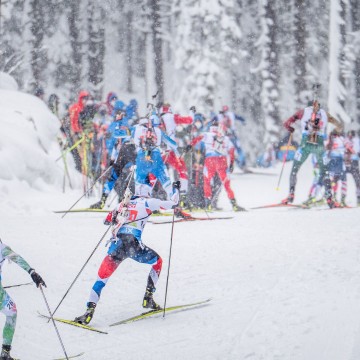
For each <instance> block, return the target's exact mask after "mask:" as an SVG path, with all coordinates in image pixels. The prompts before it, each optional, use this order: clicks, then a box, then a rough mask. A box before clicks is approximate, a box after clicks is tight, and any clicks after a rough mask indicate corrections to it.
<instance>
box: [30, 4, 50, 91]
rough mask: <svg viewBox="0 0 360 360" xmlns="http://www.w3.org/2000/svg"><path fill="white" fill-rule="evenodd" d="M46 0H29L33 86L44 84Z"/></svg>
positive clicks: (45, 64)
mask: <svg viewBox="0 0 360 360" xmlns="http://www.w3.org/2000/svg"><path fill="white" fill-rule="evenodd" d="M45 6H46V0H30V12H29V18H30V20H31V25H30V31H31V35H32V37H31V40H30V42H31V45H32V48H31V70H32V76H33V79H32V85H33V88H34V89H35V88H37V87H42V86H44V84H45V81H46V80H45V76H44V69H46V66H47V61H48V60H47V51H46V49H45V47H44V37H45V12H44V10H45Z"/></svg>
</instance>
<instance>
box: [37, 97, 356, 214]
mask: <svg viewBox="0 0 360 360" xmlns="http://www.w3.org/2000/svg"><path fill="white" fill-rule="evenodd" d="M36 95H37V96H39V97H41V96H42V95H43V92H42V93H39V94H36ZM48 106H49V108H50V109H51V110H52V111H53V112H54V113H55V114H56V115H57V116H59V113H58V109H59V99H58V97H57V96H56V95H55V94H52V95H50V97H49V101H48ZM314 106H315V105H314V102H313V101H311V102H310V103H309V104H308V106H307V107H306V108H305V109H302V110H299V111H298V112H296V113H295V114H294V115H293V116H292V117H290V118H289V119H288V120H287V121H285V122H284V128H285V129H286V130H288V134H287V135H286V136H285V137H284V138H283V139H281V140H280V141H279V142H278V143H276V144H268V145H266V147H265V151H264V153H263V154H262V155H261V156H259V157H258V158H257V166H260V167H265V168H267V167H272V166H274V165H275V164H276V163H277V162H278V161H282V160H283V159H284V157H286V160H287V161H294V165H293V169H292V172H291V177H290V190H289V196H288V197H287V198H286V199H284V201H283V203H284V204H289V203H292V202H293V200H294V197H295V186H296V177H297V172H298V171H299V169H300V167H301V165H302V164H303V162H304V161H305V160H306V159H307V157H308V155H309V154H312V162H313V165H314V174H315V175H314V181H313V184H312V185H311V188H310V191H309V198H308V199H307V200H306V201H305V203H304V204H305V205H307V206H311V205H313V204H315V203H321V201H323V199H324V198H325V199H326V200H329V199H330V196H331V201H330V200H329V201H328V203H329V204H330V205H331V206H340V205H341V206H346V196H347V176H346V174H350V175H352V176H353V178H354V181H355V185H356V196H357V201H358V202H359V203H360V174H359V153H360V140H359V136H360V131H358V132H357V133H356V132H355V131H354V130H350V131H348V132H347V133H346V134H345V132H344V126H343V124H342V123H341V122H340V121H338V120H336V119H334V117H332V116H331V115H330V114H329V113H328V112H326V111H325V110H323V109H321V108H320V106H319V104H318V103H317V105H316V107H318V108H317V109H315V110H314ZM313 114H317V115H316V116H313ZM312 118H314V119H317V121H319V125H315V124H312V122H313V120H311V119H312ZM297 120H301V128H302V130H301V131H302V134H301V143H300V145H299V144H298V143H297V142H296V141H295V140H294V138H293V136H292V132H293V128H292V126H291V125H292V124H294V123H295V121H297ZM237 122H238V123H239V124H245V120H244V118H243V117H241V116H239V115H236V114H235V113H234V112H232V111H230V109H229V107H228V106H226V105H225V106H223V107H222V109H221V111H219V112H212V113H210V114H209V115H205V114H202V113H199V112H197V111H196V108H195V107H194V106H192V107H191V108H190V109H189V113H188V114H186V115H179V114H175V113H173V111H172V108H171V105H170V104H169V103H163V104H156V105H151V107H150V108H149V109H148V113H147V114H146V116H143V117H142V116H140V115H139V112H138V102H137V101H136V100H135V99H132V100H130V102H129V104H128V105H126V104H125V103H124V102H123V101H121V100H119V98H118V96H117V95H116V94H115V93H114V92H110V93H109V94H108V95H107V97H106V99H105V100H104V101H103V102H96V101H94V99H93V98H92V96H91V94H90V93H89V92H87V91H81V92H80V93H79V95H78V100H77V102H75V103H74V104H72V105H70V106H69V107H68V111H67V113H66V115H65V116H64V117H62V118H61V123H62V126H61V131H62V134H63V136H62V139H61V144H62V146H63V149H64V150H65V149H71V153H72V155H73V157H74V160H75V165H76V168H77V169H78V170H79V171H80V172H81V173H82V174H83V183H84V191H86V190H87V188H88V186H89V184H90V183H93V181H94V180H95V179H97V178H98V177H99V176H101V175H102V174H104V172H106V171H107V170H108V172H107V173H106V176H104V177H103V179H102V180H103V181H102V182H103V189H102V195H101V199H100V200H99V201H97V202H96V203H95V204H93V205H92V206H91V207H92V208H103V207H104V205H105V202H106V201H107V198H108V196H109V194H110V192H111V191H112V190H113V189H115V190H116V193H117V194H118V197H119V199H121V198H122V195H123V193H124V190H125V184H126V181H125V180H126V179H127V178H128V176H129V173H130V170H131V168H132V166H133V165H136V170H135V176H134V182H133V183H132V184H131V186H132V190H133V191H134V190H135V185H136V184H138V185H139V184H143V183H146V184H148V185H149V186H150V187H151V188H152V190H153V194H154V196H156V197H158V198H161V199H166V198H167V197H168V194H169V184H170V183H171V182H170V178H173V179H179V180H180V181H181V191H180V193H181V198H180V204H181V207H180V206H179V212H178V215H179V216H184V215H185V212H184V211H182V210H181V209H184V208H185V209H188V210H194V209H195V208H200V209H206V210H211V209H215V210H216V209H219V207H218V205H217V199H218V196H219V193H220V190H221V186H222V185H224V188H225V190H226V192H227V195H228V198H229V200H230V202H231V204H232V207H233V209H234V210H235V211H241V210H244V209H243V208H242V207H241V206H239V205H238V204H237V202H236V200H235V196H234V193H233V191H232V189H231V186H230V179H229V176H228V174H229V173H231V172H232V171H233V169H234V165H235V164H236V165H237V166H238V167H239V168H241V169H244V168H246V157H245V154H244V151H243V149H242V147H241V145H240V141H239V136H238V134H237V131H238V130H237V129H239V128H238V127H237V126H236V123H237ZM328 122H329V123H332V124H333V125H334V126H335V129H334V130H333V131H332V132H331V133H330V135H329V136H328V134H327V124H328ZM314 128H316V129H315V133H316V140H315V142H314V139H313V140H312V141H310V140H309V139H308V137H309V136H310V135H309V134H310V133H313V132H314ZM312 137H314V135H312ZM289 140H290V141H289ZM109 167H111V169H109ZM340 183H341V185H339V184H340ZM322 189H325V192H324V191H322ZM338 194H339V195H338ZM336 200H338V201H336ZM333 201H334V202H333Z"/></svg>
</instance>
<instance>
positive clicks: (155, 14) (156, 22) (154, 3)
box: [150, 0, 164, 102]
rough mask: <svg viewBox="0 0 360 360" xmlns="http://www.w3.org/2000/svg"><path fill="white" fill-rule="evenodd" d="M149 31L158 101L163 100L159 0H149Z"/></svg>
mask: <svg viewBox="0 0 360 360" xmlns="http://www.w3.org/2000/svg"><path fill="white" fill-rule="evenodd" d="M150 8H151V21H152V23H151V31H152V42H153V51H154V62H155V64H154V65H155V84H156V87H157V91H158V92H159V94H158V101H160V102H163V101H164V70H163V53H162V52H163V51H162V48H163V42H162V39H161V22H160V0H150Z"/></svg>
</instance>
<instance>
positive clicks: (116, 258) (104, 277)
mask: <svg viewBox="0 0 360 360" xmlns="http://www.w3.org/2000/svg"><path fill="white" fill-rule="evenodd" d="M126 258H127V256H126V250H125V249H124V244H123V242H122V240H121V239H120V238H117V241H113V242H112V243H111V245H110V248H109V250H108V255H107V256H106V257H105V258H104V260H103V261H102V263H101V265H100V268H99V270H98V278H97V279H96V281H95V283H94V285H93V287H92V289H91V291H90V296H89V300H88V302H87V304H86V306H87V310H86V312H85V314H84V315H81V316H79V317H76V318H75V320H74V321H76V322H78V323H80V324H89V323H90V321H91V319H92V318H93V316H94V312H95V308H96V305H97V303H98V302H99V300H100V296H101V292H102V290H103V288H104V287H105V285H106V283H107V282H108V280H109V278H110V276H111V275H112V274H113V273H114V271H115V270H116V269H117V268H118V266H119V265H120V264H121V262H122V261H123V260H124V259H126Z"/></svg>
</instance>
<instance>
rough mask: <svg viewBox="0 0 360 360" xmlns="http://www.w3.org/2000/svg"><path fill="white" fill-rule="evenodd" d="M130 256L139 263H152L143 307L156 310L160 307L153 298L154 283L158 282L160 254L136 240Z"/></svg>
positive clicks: (160, 266)
mask: <svg viewBox="0 0 360 360" xmlns="http://www.w3.org/2000/svg"><path fill="white" fill-rule="evenodd" d="M129 255H130V254H129ZM130 257H131V258H132V259H134V260H135V261H137V262H139V263H142V264H149V265H152V266H151V269H150V273H149V276H148V279H147V284H146V290H145V295H144V299H143V307H144V308H150V309H156V310H157V309H160V306H159V305H158V304H157V303H156V302H155V300H154V299H153V294H154V292H155V290H156V283H157V282H158V279H159V276H160V273H161V268H162V259H161V257H160V255H159V254H158V253H157V252H155V251H154V250H153V249H151V248H149V247H147V246H145V245H144V244H143V243H142V242H137V246H136V247H134V252H133V254H131V256H130Z"/></svg>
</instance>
